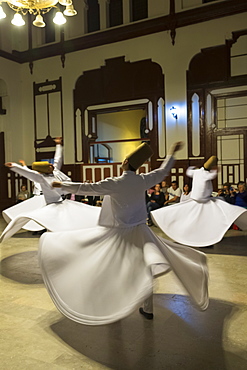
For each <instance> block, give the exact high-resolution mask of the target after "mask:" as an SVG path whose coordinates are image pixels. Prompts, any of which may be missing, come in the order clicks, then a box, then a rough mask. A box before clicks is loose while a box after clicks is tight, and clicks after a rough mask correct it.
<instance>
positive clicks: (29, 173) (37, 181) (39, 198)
mask: <svg viewBox="0 0 247 370" xmlns="http://www.w3.org/2000/svg"><path fill="white" fill-rule="evenodd" d="M61 167H62V145H60V144H57V145H56V151H55V155H54V171H53V175H42V174H40V173H38V172H36V171H33V170H30V169H29V168H28V167H27V166H20V165H19V164H17V163H13V167H11V170H12V171H14V172H16V173H18V174H19V175H20V176H23V177H26V178H28V179H29V180H31V181H33V182H34V191H33V194H34V195H35V196H34V197H32V198H29V199H27V200H26V201H25V202H21V203H18V204H15V205H14V206H12V207H9V208H7V209H5V210H3V211H2V216H3V218H4V220H5V221H6V222H7V223H9V222H11V220H13V219H15V218H16V217H18V216H20V215H25V214H26V213H29V212H32V211H35V210H38V209H41V208H42V207H44V206H45V205H46V204H48V203H52V202H54V201H55V202H56V201H61V200H62V198H61V197H60V194H56V192H54V191H53V188H52V187H51V186H50V183H51V182H53V181H55V180H57V181H63V180H64V181H65V180H66V181H70V178H69V177H68V176H66V175H65V174H63V173H62V172H61V171H60V169H61ZM47 182H48V183H47ZM48 185H49V186H48ZM43 191H44V194H45V195H40V194H41V193H42V194H43ZM59 192H60V190H59ZM22 228H23V229H25V230H29V231H39V230H42V229H43V227H42V226H41V225H40V224H38V223H37V222H34V221H29V222H26V224H24V225H23V226H22ZM17 231H18V230H17Z"/></svg>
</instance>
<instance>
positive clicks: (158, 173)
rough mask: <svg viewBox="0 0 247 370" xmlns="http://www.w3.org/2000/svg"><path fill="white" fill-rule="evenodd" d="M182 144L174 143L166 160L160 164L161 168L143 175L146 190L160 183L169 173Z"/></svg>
mask: <svg viewBox="0 0 247 370" xmlns="http://www.w3.org/2000/svg"><path fill="white" fill-rule="evenodd" d="M183 145H184V144H183V142H182V141H178V142H176V143H174V144H173V145H172V146H171V147H170V149H169V151H168V155H167V157H166V159H165V160H164V161H163V162H162V164H161V166H160V167H159V168H157V169H156V170H154V171H151V172H149V173H147V174H144V175H143V176H144V177H145V180H146V184H147V185H146V186H147V189H149V188H151V187H152V186H154V185H155V184H158V183H160V182H161V181H162V180H163V179H164V178H165V177H166V176H167V175H168V174H169V173H170V170H171V168H172V166H173V164H174V161H175V158H174V156H175V153H176V152H178V151H179V150H181V149H182V147H183Z"/></svg>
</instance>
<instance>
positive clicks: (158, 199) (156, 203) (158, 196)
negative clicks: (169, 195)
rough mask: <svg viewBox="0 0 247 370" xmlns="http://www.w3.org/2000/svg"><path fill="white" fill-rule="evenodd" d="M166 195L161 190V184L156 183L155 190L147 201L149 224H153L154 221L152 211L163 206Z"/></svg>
mask: <svg viewBox="0 0 247 370" xmlns="http://www.w3.org/2000/svg"><path fill="white" fill-rule="evenodd" d="M164 201H165V196H164V194H163V193H162V191H160V184H156V185H155V187H154V192H153V193H152V194H151V197H150V201H149V202H148V203H147V213H148V226H152V225H153V222H152V220H151V216H150V212H151V211H153V210H155V209H158V208H161V207H162V206H163V204H164Z"/></svg>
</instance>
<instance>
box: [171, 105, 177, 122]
mask: <svg viewBox="0 0 247 370" xmlns="http://www.w3.org/2000/svg"><path fill="white" fill-rule="evenodd" d="M170 112H171V115H172V117H173V118H175V119H178V108H176V107H174V105H173V106H172V107H171V108H170Z"/></svg>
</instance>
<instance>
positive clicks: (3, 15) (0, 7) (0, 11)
mask: <svg viewBox="0 0 247 370" xmlns="http://www.w3.org/2000/svg"><path fill="white" fill-rule="evenodd" d="M3 18H6V13H4V10H3V7H2V6H1V5H0V19H3Z"/></svg>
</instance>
